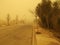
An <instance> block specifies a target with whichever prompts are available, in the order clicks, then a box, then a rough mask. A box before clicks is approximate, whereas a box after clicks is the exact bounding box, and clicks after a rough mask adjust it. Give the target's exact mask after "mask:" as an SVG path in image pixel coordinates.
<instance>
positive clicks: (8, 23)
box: [7, 14, 10, 26]
mask: <svg viewBox="0 0 60 45" xmlns="http://www.w3.org/2000/svg"><path fill="white" fill-rule="evenodd" d="M7 25H8V26H9V25H10V15H9V14H8V15H7Z"/></svg>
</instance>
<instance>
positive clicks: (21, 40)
mask: <svg viewBox="0 0 60 45" xmlns="http://www.w3.org/2000/svg"><path fill="white" fill-rule="evenodd" d="M31 44H32V26H30V25H15V26H7V27H1V28H0V45H31Z"/></svg>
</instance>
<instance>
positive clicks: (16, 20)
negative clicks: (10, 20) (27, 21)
mask: <svg viewBox="0 0 60 45" xmlns="http://www.w3.org/2000/svg"><path fill="white" fill-rule="evenodd" d="M16 24H18V15H16Z"/></svg>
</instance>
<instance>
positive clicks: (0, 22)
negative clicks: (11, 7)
mask: <svg viewBox="0 0 60 45" xmlns="http://www.w3.org/2000/svg"><path fill="white" fill-rule="evenodd" d="M18 18H19V17H18V15H16V17H15V19H14V20H13V19H11V16H10V14H8V15H7V17H6V20H0V26H3V25H7V26H9V25H13V24H19V23H24V20H19V19H18Z"/></svg>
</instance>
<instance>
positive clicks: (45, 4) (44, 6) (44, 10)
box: [36, 0, 52, 28]
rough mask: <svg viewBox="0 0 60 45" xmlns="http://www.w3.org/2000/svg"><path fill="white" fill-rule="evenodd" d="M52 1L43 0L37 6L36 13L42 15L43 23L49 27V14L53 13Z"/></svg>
mask: <svg viewBox="0 0 60 45" xmlns="http://www.w3.org/2000/svg"><path fill="white" fill-rule="evenodd" d="M51 9H52V6H51V1H50V0H48V1H47V0H42V3H41V4H40V3H39V4H38V6H37V7H36V14H37V15H38V16H39V17H40V19H41V22H42V25H43V26H44V27H48V28H49V19H50V18H49V16H50V13H51Z"/></svg>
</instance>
